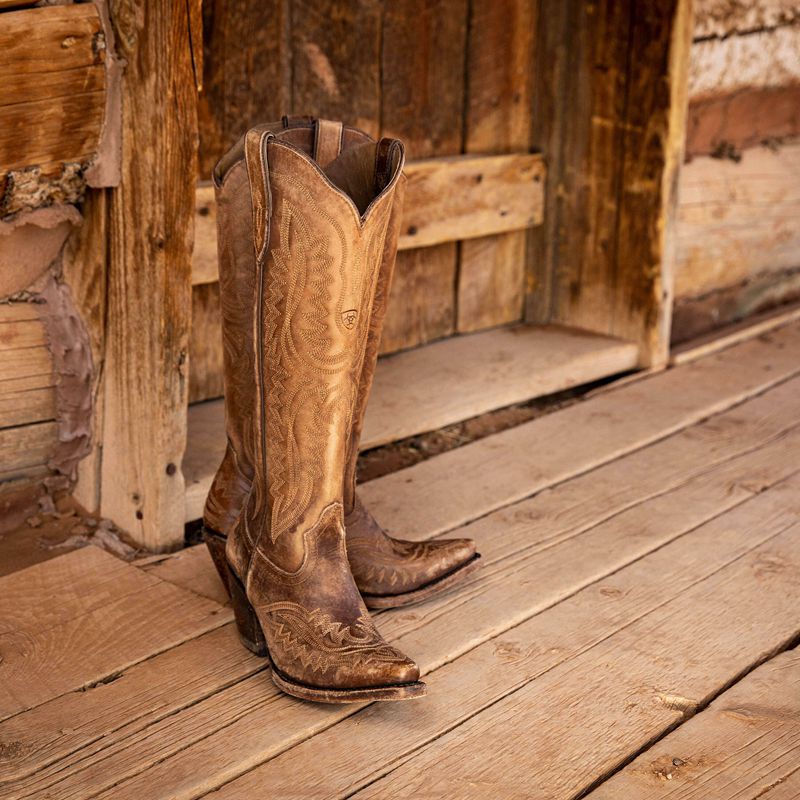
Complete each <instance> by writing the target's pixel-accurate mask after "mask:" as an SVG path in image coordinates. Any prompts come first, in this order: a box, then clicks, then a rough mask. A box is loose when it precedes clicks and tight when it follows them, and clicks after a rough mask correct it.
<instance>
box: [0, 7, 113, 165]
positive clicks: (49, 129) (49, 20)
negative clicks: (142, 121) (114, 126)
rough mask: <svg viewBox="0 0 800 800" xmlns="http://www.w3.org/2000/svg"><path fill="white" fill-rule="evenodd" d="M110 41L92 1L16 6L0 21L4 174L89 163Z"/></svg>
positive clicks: (0, 146)
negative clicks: (67, 163)
mask: <svg viewBox="0 0 800 800" xmlns="http://www.w3.org/2000/svg"><path fill="white" fill-rule="evenodd" d="M104 58H105V43H104V40H103V34H102V24H101V21H100V15H99V13H98V10H97V8H96V7H95V6H94V5H93V4H92V3H81V4H76V5H59V6H47V7H43V8H34V9H24V10H20V11H10V12H7V13H4V14H3V24H2V26H0V109H2V114H3V126H2V127H0V153H2V157H1V158H0V177H1V176H2V175H4V174H5V173H7V172H8V171H9V170H19V169H22V168H25V167H28V166H42V167H43V168H44V169H45V171H49V170H52V169H53V168H54V167H55V166H57V165H58V164H60V163H61V162H79V163H83V162H85V161H87V160H89V158H90V157H91V156H92V155H93V154H94V153H95V152H96V151H97V147H98V143H99V140H100V131H101V127H102V122H103V114H104V109H105V80H106V77H105V66H104Z"/></svg>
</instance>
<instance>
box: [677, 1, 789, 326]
mask: <svg viewBox="0 0 800 800" xmlns="http://www.w3.org/2000/svg"><path fill="white" fill-rule="evenodd" d="M689 90H690V105H689V116H688V122H687V128H686V160H687V163H686V164H685V165H684V167H683V169H682V170H681V176H680V186H679V208H678V221H677V229H676V247H677V258H676V272H675V307H674V319H673V326H672V340H673V342H680V341H684V340H686V339H690V338H692V337H694V336H697V335H699V334H702V333H705V332H706V331H709V330H710V329H712V328H714V327H717V326H719V325H725V324H727V323H730V322H735V321H737V320H739V319H742V318H743V317H746V316H747V315H749V314H752V313H754V312H757V311H760V310H763V309H766V308H770V307H772V306H775V305H778V304H780V303H782V302H788V301H792V300H795V299H797V298H798V297H800V225H798V222H797V220H798V219H800V5H798V4H797V2H795V0H757V1H756V2H752V3H729V2H725V0H696V2H695V28H694V43H693V45H692V51H691V67H690V83H689Z"/></svg>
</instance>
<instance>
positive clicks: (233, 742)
mask: <svg viewBox="0 0 800 800" xmlns="http://www.w3.org/2000/svg"><path fill="white" fill-rule="evenodd" d="M740 427H742V428H744V427H746V425H740ZM721 430H722V431H723V433H722V434H721V435H728V434H729V433H730V429H726V428H725V427H724V426H722V427H721ZM682 435H684V436H685V435H687V434H682ZM699 441H701V442H702V446H703V448H704V449H709V447H708V444H709V443H708V440H706V441H703V437H702V436H700V437H699ZM767 441H768V443H767V444H766V445H765V446H764V447H762V448H761V449H759V450H758V451H755V452H745V453H744V454H743V455H740V456H738V457H737V458H734V459H729V460H728V461H726V462H724V463H723V464H721V465H719V466H718V467H716V468H713V469H711V470H707V471H706V472H707V474H703V473H702V472H701V473H700V474H697V473H691V472H689V473H688V474H687V475H686V476H685V477H686V480H685V482H684V483H683V484H682V485H680V486H678V487H677V488H675V489H674V490H673V491H671V492H667V493H666V494H658V495H657V496H655V497H652V499H651V500H649V501H648V502H644V503H640V504H638V505H634V506H632V507H630V506H631V499H630V495H626V493H625V492H624V491H623V500H622V509H626V510H622V511H620V512H619V513H616V514H613V513H612V514H611V516H609V515H608V511H607V509H606V508H605V506H604V505H603V502H602V500H601V501H599V502H596V503H595V504H594V506H593V507H592V506H590V504H589V503H588V502H586V503H584V504H583V505H582V506H581V508H582V513H583V514H584V515H586V516H588V515H589V514H591V513H592V511H593V513H594V521H595V522H596V523H597V522H598V521H599V524H594V525H592V524H591V523H589V524H588V526H587V525H586V524H584V525H583V526H579V525H578V526H576V527H578V529H579V530H581V529H582V530H581V532H580V533H579V534H576V535H574V536H570V537H569V538H565V537H566V536H567V532H568V531H569V530H570V525H574V524H575V523H576V521H577V520H576V519H575V518H574V517H573V518H572V519H570V518H566V519H563V518H559V510H561V512H562V513H563V510H564V509H565V508H571V507H572V501H573V500H574V499H575V497H574V496H572V497H569V499H568V501H565V500H563V499H561V498H560V497H559V495H561V494H562V493H564V492H566V491H567V486H566V485H565V486H563V487H557V488H556V489H554V490H553V491H552V492H547V493H542V494H541V495H540V496H539V497H537V498H533V499H532V500H530V501H526V502H527V503H529V504H530V505H529V506H527V507H526V508H525V509H522V510H521V513H519V514H518V515H517V516H516V517H515V516H514V515H513V510H508V511H509V512H511V513H509V514H508V516H506V517H504V518H503V521H502V523H499V520H495V521H494V524H492V520H491V519H490V518H486V519H485V520H481V521H480V522H479V523H477V524H476V525H473V526H471V528H470V529H469V532H470V533H474V534H475V536H476V538H477V539H478V541H479V544H480V547H481V549H482V550H483V551H484V553H485V555H486V557H487V565H486V567H485V568H484V570H483V572H482V573H481V574H479V575H478V576H476V579H475V580H474V581H472V582H470V583H469V584H467V585H466V586H464V587H462V589H461V590H460V591H459V592H458V593H453V594H451V595H448V596H447V597H444V598H440V599H439V600H437V601H434V602H431V603H428V604H426V605H424V606H420V607H417V608H412V609H409V610H406V611H403V612H399V613H392V614H386V615H382V616H381V620H380V626H381V629H382V630H383V631H384V632H385V633H387V635H388V636H389V638H390V639H392V640H394V641H396V642H398V643H400V645H401V646H402V647H405V648H406V650H407V651H408V652H410V653H412V654H413V655H414V656H415V657H416V658H417V659H418V660H419V662H420V664H421V666H422V667H423V669H424V670H425V671H430V670H432V669H434V668H436V667H439V666H441V665H443V664H446V663H447V662H449V661H452V660H454V659H456V658H458V656H460V655H462V654H463V653H465V652H467V651H468V650H470V648H473V647H476V646H479V645H481V644H482V643H483V642H486V641H487V640H489V639H491V638H492V637H496V636H498V635H499V634H501V633H502V632H503V631H505V630H507V629H508V628H509V627H511V626H513V625H515V624H518V623H520V622H523V621H524V620H526V619H528V618H529V617H531V616H532V615H535V614H537V613H539V612H541V611H542V610H543V609H546V608H549V607H550V606H552V605H554V604H557V603H558V602H559V601H561V600H563V599H564V598H565V597H569V596H570V595H571V594H573V593H575V592H577V591H580V590H581V589H582V588H583V587H585V586H586V585H587V584H590V583H592V582H593V581H596V580H599V579H602V578H603V577H604V576H606V575H607V574H609V573H611V572H613V571H615V570H617V569H620V568H622V567H624V566H625V565H626V564H628V563H630V562H631V561H634V560H636V559H638V558H641V557H642V556H645V555H646V554H647V553H648V552H651V551H653V550H654V549H658V548H660V547H663V546H664V545H665V544H667V543H668V542H670V541H671V540H673V539H675V538H676V537H680V536H681V535H682V534H684V533H687V532H689V531H691V530H693V529H694V528H696V527H697V526H698V525H702V524H704V523H706V522H708V521H709V520H710V519H713V518H714V517H715V516H718V515H719V514H720V513H723V512H724V511H725V510H726V509H731V508H734V507H735V506H737V505H739V504H742V503H745V507H747V506H748V505H749V503H747V502H746V501H748V500H749V498H751V497H752V496H753V494H754V493H756V492H758V491H760V490H761V489H763V488H764V487H765V486H769V485H771V484H773V483H775V482H776V481H779V480H781V479H782V478H784V477H785V476H786V475H787V474H789V473H790V472H791V471H792V470H794V469H795V468H796V465H795V459H794V457H793V452H794V449H795V448H796V447H797V446H798V445H799V444H800V433H798V432H797V431H790V432H787V433H786V434H784V435H779V434H776V433H775V432H774V431H773V432H772V435H771V438H770V437H768V439H767ZM656 447H658V446H654V448H653V449H656ZM711 449H712V450H713V447H712V448H711ZM661 462H662V459H661V457H660V456H659V455H658V453H656V455H655V456H654V457H653V461H652V462H651V467H652V468H653V469H656V467H657V464H658V463H661ZM611 466H613V465H609V467H606V468H604V469H610V467H611ZM633 474H634V475H640V474H647V469H646V465H640V469H638V470H636V471H634V473H633ZM587 477H588V476H587ZM587 485H588V484H587ZM598 485H599V486H600V487H611V488H612V490H613V488H614V483H613V481H612V482H609V483H606V482H605V481H603V480H602V479H601V480H600V482H599V484H598ZM648 493H649V494H652V492H651V491H650V490H649V489H648ZM768 494H770V493H767V494H765V495H764V496H765V497H766V496H767V495H768ZM779 494H780V495H781V497H786V495H787V492H779ZM596 496H597V495H596ZM785 502H788V504H789V506H791V511H790V513H789V517H788V521H787V518H786V515H787V512H786V510H785V509H784V510H783V511H782V512H781V513H782V514H783V517H782V518H781V524H782V525H786V524H789V522H790V521H791V520H792V519H794V518H796V515H797V514H798V513H800V505H798V503H800V500H798V499H797V498H796V487H792V491H791V492H789V493H788V499H787V500H786V501H785ZM551 512H552V513H551ZM755 520H758V521H759V522H760V523H761V524H762V525H763V526H764V527H765V528H768V527H769V525H770V524H771V523H770V520H769V514H768V513H767V512H766V511H765V510H764V508H763V507H759V508H757V509H754V510H753V512H751V513H750V515H749V516H747V517H746V519H744V520H740V523H739V527H740V528H741V535H742V536H744V535H745V532H746V529H747V526H748V525H752V524H754V521H755ZM498 523H499V524H498ZM513 523H515V524H513ZM559 531H561V533H560V534H559ZM559 535H560V537H561V540H559V538H558V537H559ZM715 536H716V537H717V538H719V530H717V532H716V533H715ZM756 538H758V537H754V536H753V534H752V533H751V532H748V533H747V535H746V537H745V540H746V541H747V542H749V543H751V544H752V542H753V541H754V540H755V539H756ZM509 540H510V541H511V544H509ZM704 566H705V564H704ZM467 621H468V622H467ZM426 702H427V701H426ZM353 711H354V709H352V708H345V709H341V708H334V709H326V708H319V707H313V706H310V705H306V704H297V703H295V702H294V701H292V700H290V699H289V698H285V697H280V696H277V695H276V693H275V691H274V690H273V689H272V688H271V687H270V686H269V683H268V680H267V679H266V677H265V676H263V675H255V676H253V677H251V678H248V679H247V680H246V681H244V682H242V683H239V684H237V685H236V686H233V687H231V688H230V689H226V690H223V691H221V692H219V693H217V694H216V695H214V696H213V697H210V698H208V700H206V701H203V702H199V703H197V704H194V705H192V706H191V707H190V708H189V709H188V710H187V713H183V714H176V715H174V716H173V717H171V718H170V720H169V721H168V723H167V724H163V723H162V724H157V725H154V726H152V728H150V729H148V730H146V731H142V732H141V734H137V736H136V737H135V739H134V740H131V741H129V742H127V744H126V747H125V748H124V750H122V751H120V752H117V750H116V748H115V749H114V751H113V752H110V753H109V754H108V758H103V757H102V756H103V754H98V758H97V759H96V761H95V762H94V763H93V764H92V765H91V767H90V768H89V769H83V767H84V765H83V764H82V763H81V761H80V759H76V760H75V763H68V764H66V765H62V770H61V773H60V775H61V781H60V783H59V791H60V796H61V797H63V798H69V797H76V798H77V797H82V796H84V795H85V794H86V793H87V788H91V791H92V792H96V791H98V790H101V789H102V788H103V787H104V786H106V787H108V786H109V780H110V778H109V776H114V777H115V779H118V778H119V776H120V775H131V779H129V780H127V781H124V782H122V783H121V784H118V785H116V786H114V787H113V789H112V788H108V789H106V790H105V792H104V793H102V794H101V795H100V796H107V797H109V798H110V797H114V798H115V800H121V798H125V797H130V798H135V797H141V796H143V795H144V796H149V795H151V794H153V793H154V792H155V790H156V788H157V789H158V791H159V792H162V793H163V795H164V796H170V797H194V796H197V794H198V792H200V791H202V790H209V789H211V788H214V787H215V786H216V785H219V784H220V783H223V782H224V781H225V780H230V779H232V778H235V777H237V775H239V774H241V772H243V771H246V770H247V769H250V768H252V767H254V766H256V765H257V764H259V763H260V762H263V761H265V760H266V759H268V758H270V757H271V756H274V755H277V754H278V753H280V752H281V751H283V750H285V749H286V748H287V747H291V746H292V745H293V744H297V743H298V742H300V741H302V740H303V739H305V738H307V737H309V736H311V735H313V734H314V733H316V732H319V731H322V730H324V729H326V728H328V727H330V726H331V725H333V724H335V723H336V722H337V721H338V720H339V719H341V718H342V717H343V716H346V715H348V714H351V713H353ZM34 796H35V795H34Z"/></svg>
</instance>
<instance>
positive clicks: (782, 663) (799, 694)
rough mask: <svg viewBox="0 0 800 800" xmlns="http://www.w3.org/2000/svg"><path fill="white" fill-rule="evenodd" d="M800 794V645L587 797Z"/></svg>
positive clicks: (642, 799) (719, 799)
mask: <svg viewBox="0 0 800 800" xmlns="http://www.w3.org/2000/svg"><path fill="white" fill-rule="evenodd" d="M789 781H792V782H793V783H794V791H795V793H794V794H786V795H784V797H787V798H788V797H790V796H791V797H800V649H795V650H791V651H788V652H785V653H781V654H780V655H778V656H775V657H774V658H771V659H770V660H769V661H767V662H766V663H765V664H763V665H762V666H760V667H759V668H758V669H756V670H755V671H754V672H752V673H750V674H749V675H747V676H746V677H745V678H742V680H741V681H740V682H739V683H737V684H734V685H733V686H732V687H731V688H730V689H728V690H727V691H726V692H723V693H722V694H721V695H720V696H719V697H718V698H717V699H716V700H715V701H714V702H713V703H712V704H711V705H710V706H709V707H708V708H707V709H706V710H705V711H703V712H702V713H700V714H698V715H697V716H696V717H694V718H693V719H690V720H689V721H688V722H687V723H686V724H685V725H681V727H680V728H678V729H677V730H676V731H674V732H673V733H671V734H670V735H669V736H667V737H665V738H664V739H662V740H661V741H660V742H658V743H657V744H655V745H653V746H652V747H650V748H649V749H647V750H645V752H644V753H642V755H640V756H639V758H637V759H636V760H635V761H634V762H633V763H631V764H628V766H626V767H625V769H623V770H622V771H621V772H618V773H617V774H616V775H614V776H613V777H612V778H611V779H610V780H608V781H606V782H605V783H604V784H603V785H602V786H600V788H599V789H597V790H596V791H594V792H592V793H591V794H590V795H589V800H617V798H620V797H624V798H625V800H651V799H652V798H653V797H656V796H659V792H658V790H659V789H660V790H661V795H660V796H667V792H666V790H667V787H669V795H670V796H672V797H682V798H690V797H696V798H700V797H713V798H715V800H756V798H764V800H772V799H773V797H774V795H773V792H772V789H773V788H776V789H780V787H783V790H788V788H789V787H788V786H787V785H786V784H787V783H788V782H789Z"/></svg>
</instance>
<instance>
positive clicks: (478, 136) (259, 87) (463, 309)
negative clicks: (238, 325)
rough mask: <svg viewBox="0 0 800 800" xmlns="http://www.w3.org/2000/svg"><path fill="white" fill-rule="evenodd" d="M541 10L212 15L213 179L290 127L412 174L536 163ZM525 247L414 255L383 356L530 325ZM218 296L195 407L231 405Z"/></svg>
mask: <svg viewBox="0 0 800 800" xmlns="http://www.w3.org/2000/svg"><path fill="white" fill-rule="evenodd" d="M536 8H537V0H501V2H494V3H487V2H473V3H469V2H467V0H437V2H429V0H394V1H393V2H388V1H386V0H361V2H358V3H349V2H342V0H324V2H314V3H311V2H307V0H268V2H264V1H263V0H260V1H259V2H255V0H247V2H244V1H243V0H213V1H211V2H207V3H205V4H204V38H205V44H204V85H205V89H204V92H203V95H202V96H201V107H200V178H201V179H207V178H208V177H209V176H210V172H211V169H212V167H213V165H214V163H215V162H216V160H217V159H218V158H219V156H220V155H221V154H222V153H223V152H224V151H225V150H226V149H227V147H229V146H230V145H231V144H233V142H234V141H235V140H236V139H237V138H238V137H239V136H240V135H241V134H242V133H243V132H244V131H245V130H246V129H247V127H249V126H250V125H252V124H254V123H257V122H261V121H264V120H265V119H278V118H280V116H281V115H283V114H285V113H288V114H307V113H313V114H316V115H319V116H327V117H332V118H341V119H344V120H345V121H346V122H348V123H350V124H353V125H356V126H358V127H360V128H362V129H364V130H366V131H367V132H369V133H370V134H371V135H373V136H379V135H391V136H398V137H400V138H402V139H403V140H404V141H405V143H406V146H407V156H408V158H409V160H416V159H424V158H430V157H437V156H445V157H446V156H456V155H459V154H462V153H469V154H496V153H512V152H527V151H528V150H529V149H530V144H531V142H530V125H531V122H530V121H531V103H532V98H531V83H532V77H531V76H532V64H533V55H534V39H535V27H534V20H535V17H536ZM501 50H502V51H503V56H502V57H498V53H499V52H500V51H501ZM200 227H201V226H198V230H199V229H200ZM415 227H416V226H415ZM525 237H526V235H525V233H523V232H513V233H503V234H495V235H491V236H485V237H480V238H476V239H472V240H471V241H469V242H462V243H459V242H455V241H443V242H441V243H438V244H433V245H431V246H427V247H425V248H419V249H413V247H412V249H407V250H404V251H403V252H401V253H400V254H399V256H398V261H397V269H396V271H395V282H394V287H393V295H394V296H395V297H400V296H401V297H402V298H403V302H402V305H401V304H399V303H395V304H394V305H390V309H389V313H388V316H387V320H386V324H385V329H384V336H383V343H382V352H383V353H389V352H395V351H398V350H403V349H406V348H409V347H413V346H415V345H418V344H422V343H424V342H429V341H432V340H435V339H439V338H442V337H445V336H449V335H451V334H453V333H456V332H466V331H474V330H480V329H485V328H490V327H494V326H497V325H501V324H505V323H510V322H514V321H518V320H521V319H522V317H523V301H524V294H525V279H526V278H525ZM409 244H413V243H411V242H406V243H404V246H408V245H409ZM214 292H215V289H214V288H212V287H210V286H205V285H204V286H195V287H194V290H193V298H192V311H193V327H192V338H191V342H190V363H191V364H192V365H193V366H192V367H191V372H190V389H189V396H190V400H191V401H197V400H203V399H207V398H211V397H218V396H220V393H221V386H220V378H219V370H218V367H217V366H216V365H217V364H219V363H220V359H221V355H220V347H221V345H220V334H219V319H218V312H217V311H216V309H215V307H214V304H213V302H212V301H211V298H212V296H213V294H214Z"/></svg>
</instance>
